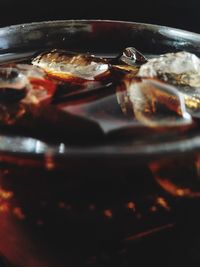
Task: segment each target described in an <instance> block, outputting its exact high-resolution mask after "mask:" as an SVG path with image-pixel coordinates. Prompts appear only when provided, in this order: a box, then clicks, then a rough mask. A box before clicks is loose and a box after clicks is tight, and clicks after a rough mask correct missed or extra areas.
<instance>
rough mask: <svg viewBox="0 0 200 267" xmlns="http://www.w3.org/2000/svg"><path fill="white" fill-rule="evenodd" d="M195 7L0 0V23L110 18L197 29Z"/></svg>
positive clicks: (142, 1) (179, 2) (169, 0)
mask: <svg viewBox="0 0 200 267" xmlns="http://www.w3.org/2000/svg"><path fill="white" fill-rule="evenodd" d="M199 7H200V1H199V0H190V1H186V0H166V1H163V0H152V1H147V0H138V1H135V0H122V1H120V0H115V1H114V0H93V1H92V0H84V1H83V0H82V1H81V0H79V1H77V0H70V1H66V0H53V1H52V0H49V1H47V0H43V1H42V0H34V1H33V0H31V1H28V0H26V1H25V0H17V1H16V0H1V1H0V10H1V16H0V26H6V25H11V24H18V23H24V22H32V21H42V20H54V19H114V20H126V21H137V22H147V23H154V24H160V25H166V26H173V27H177V28H181V29H186V30H191V31H194V32H199V33H200V19H199Z"/></svg>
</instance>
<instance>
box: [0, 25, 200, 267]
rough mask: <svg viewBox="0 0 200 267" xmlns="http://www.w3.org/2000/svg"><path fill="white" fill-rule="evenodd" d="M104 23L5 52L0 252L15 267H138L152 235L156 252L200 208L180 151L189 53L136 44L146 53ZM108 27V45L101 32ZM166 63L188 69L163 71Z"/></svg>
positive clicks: (190, 107) (194, 94)
mask: <svg viewBox="0 0 200 267" xmlns="http://www.w3.org/2000/svg"><path fill="white" fill-rule="evenodd" d="M72 24H73V23H72ZM70 25H71V24H70ZM109 25H110V24H109V23H105V25H104V26H105V27H103V26H101V27H100V28H98V27H99V26H98V23H97V24H96V23H91V24H88V25H87V24H86V25H85V24H84V23H83V24H82V23H80V24H77V26H76V30H77V32H76V31H75V33H73V29H74V28H73V26H72V25H71V26H70V27H72V28H70V27H69V29H68V28H67V32H68V30H69V33H70V34H72V36H73V34H75V36H79V37H80V39H81V40H82V41H80V44H79V41H78V42H76V38H75V37H72V39H70V40H72V43H68V44H65V39H63V38H65V37H66V36H62V38H61V39H62V40H64V41H63V42H64V44H62V45H59V44H60V40H61V39H59V40H57V41H56V42H53V45H52V44H51V45H50V48H52V47H54V48H55V47H56V48H57V47H61V48H62V50H52V49H49V47H46V45H45V42H43V41H44V40H43V37H44V36H43V37H41V38H42V40H43V41H42V43H40V45H39V46H37V45H36V46H34V45H33V46H32V45H31V44H32V43H31V42H29V44H28V47H26V48H27V50H28V51H31V50H32V51H34V52H30V53H29V52H28V54H29V55H28V56H27V55H25V56H24V55H22V54H20V51H19V50H20V49H19V50H18V49H16V51H17V52H16V51H14V53H13V54H12V55H11V56H9V59H8V58H6V55H4V56H3V55H2V57H1V61H2V65H1V66H0V77H1V79H0V87H1V88H0V110H1V115H0V123H1V128H0V130H1V134H2V135H1V143H0V149H1V156H0V159H1V171H0V224H1V225H0V226H1V227H0V228H1V231H0V252H1V254H3V255H4V256H5V257H6V258H7V259H8V261H9V262H10V263H11V264H14V265H16V266H19V267H32V266H34V267H64V266H101V265H103V266H108V265H109V266H113V265H115V264H116V265H117V264H118V263H120V264H121V266H124V265H123V264H126V263H127V259H129V262H128V263H127V264H131V265H133V264H141V265H140V266H144V265H145V264H146V261H145V259H144V258H145V257H143V255H144V254H145V255H149V257H150V258H151V260H152V262H153V260H155V258H154V257H153V256H150V255H153V249H154V248H153V246H152V244H151V240H154V238H155V240H157V242H154V245H155V244H157V246H156V249H158V250H159V253H161V254H162V251H161V248H159V247H161V244H163V240H162V235H163V236H164V240H168V242H169V243H171V242H170V241H172V240H173V237H174V232H175V229H177V228H179V227H180V228H181V226H182V223H183V221H184V220H183V219H184V218H185V217H184V216H186V215H185V213H184V212H186V214H187V212H188V211H190V207H191V206H193V205H194V203H195V205H196V206H198V204H197V202H198V197H199V184H198V177H199V164H198V161H199V160H198V156H196V154H193V156H192V157H191V158H190V160H188V159H189V157H190V155H189V156H188V154H185V153H183V154H181V151H183V152H184V151H185V150H187V149H185V150H184V148H185V147H184V144H186V143H185V142H186V141H187V142H190V141H191V142H193V141H194V140H196V139H194V138H195V137H196V136H197V135H198V132H199V122H198V119H199V115H198V109H199V95H198V88H197V87H196V86H197V85H198V82H199V80H198V75H199V73H198V71H199V70H198V68H197V69H195V68H194V69H193V65H191V64H190V63H191V61H192V62H193V61H195V60H196V58H195V60H193V59H194V57H195V56H194V55H193V54H192V53H186V52H180V53H177V54H173V53H169V54H167V55H166V56H164V58H162V57H163V56H161V54H163V52H164V51H165V50H166V49H163V51H160V50H159V49H158V51H154V50H153V49H152V47H153V48H154V43H153V44H152V47H151V45H150V46H148V47H145V46H142V43H141V44H140V46H138V45H137V39H134V42H133V39H132V41H131V42H132V43H131V44H132V45H133V43H134V45H135V44H136V47H137V48H138V49H140V48H141V50H142V51H143V50H144V52H145V56H144V55H143V54H142V53H141V52H139V51H138V50H136V49H135V48H133V47H131V46H130V42H129V41H128V40H129V39H130V38H131V37H130V36H131V35H130V34H128V33H130V31H131V32H132V28H129V27H127V26H125V30H124V33H121V31H119V29H121V26H120V25H121V24H120V23H119V24H118V23H117V24H116V28H113V27H111V28H109V27H110V26H109ZM77 27H78V28H77ZM95 27H96V28H95ZM102 27H103V28H102ZM126 27H127V28H126ZM64 29H65V30H66V28H64ZM95 29H96V31H97V32H98V34H99V35H95V34H94V33H93V31H94V32H95ZM114 29H115V30H114ZM65 30H64V31H65ZM113 30H114V32H115V31H116V32H115V34H114V37H113V38H114V39H113V42H112V45H113V46H112V47H109V44H108V43H106V42H103V41H102V40H101V41H100V39H99V37H98V36H101V38H103V39H104V41H105V37H106V38H107V37H109V36H110V35H111V33H113ZM80 31H81V34H80V35H79V33H80ZM31 32H32V31H31ZM91 32H92V37H89V39H88V37H87V38H86V39H85V36H87V35H88V34H89V33H90V34H91ZM119 32H120V34H122V35H121V37H120V38H119V37H118V34H119ZM51 33H52V31H49V33H48V34H51ZM29 34H30V35H31V33H29ZM45 34H46V33H45ZM76 34H77V35H76ZM70 36H71V35H70ZM144 36H146V35H144ZM147 36H148V35H147ZM36 37H37V36H35V38H36ZM47 37H48V38H50V37H49V35H48V36H47ZM47 37H46V35H45V38H47ZM41 38H39V42H41ZM48 38H47V39H48ZM70 38H71V37H70ZM73 38H75V39H73ZM78 39H79V38H78ZM148 40H152V39H151V38H149V37H148ZM162 40H163V39H162ZM20 42H21V41H20ZM90 42H91V43H90ZM24 43H25V42H24ZM88 43H89V44H90V45H88ZM122 43H123V45H122ZM166 43H167V44H168V45H169V42H168V41H167V42H166ZM114 44H115V45H114ZM20 45H21V43H20ZM124 47H127V49H124ZM47 48H48V49H47ZM77 48H78V49H77ZM23 49H24V48H23V47H22V50H23ZM92 49H94V53H93V51H92ZM171 49H172V48H171ZM171 49H169V50H171ZM180 50H184V49H180ZM41 51H42V52H41ZM72 51H73V52H72ZM74 51H75V52H74ZM104 51H106V53H104ZM15 52H16V53H15ZM86 52H88V53H86ZM166 52H171V51H168V50H167V51H166ZM93 54H94V55H95V56H93ZM100 54H101V55H100ZM113 54H114V56H113ZM165 57H166V58H167V59H168V57H169V59H170V60H169V61H170V62H171V60H172V61H175V62H176V64H175V65H176V66H177V64H178V66H181V67H182V64H181V63H180V62H182V61H181V60H182V59H185V58H187V62H189V63H188V65H189V71H188V69H187V68H183V70H182V72H181V73H179V74H177V73H176V71H175V73H174V72H173V73H171V72H170V73H167V72H166V70H165V69H164V70H163V72H160V69H159V70H158V69H157V67H159V66H160V65H159V62H160V60H161V59H162V60H163V61H162V62H165ZM177 58H178V63H177V61H176V60H177ZM179 58H180V61H179ZM191 59H192V60H191ZM154 60H155V61H156V64H155V61H154ZM196 61H197V63H195V66H196V64H197V65H198V59H197V60H196ZM196 61H195V62H196ZM146 64H147V65H146ZM154 65H156V68H155V69H154V68H153V70H155V73H156V75H157V76H156V77H155V76H154V75H152V74H151V75H150V74H148V75H147V76H146V71H147V70H148V71H149V66H150V69H151V68H152V66H154ZM145 66H146V67H147V68H146V67H145ZM184 66H185V65H184ZM186 66H187V64H186ZM168 67H169V69H170V68H171V67H172V66H171V63H170V65H169V66H168ZM191 70H192V71H191ZM190 72H192V73H190ZM139 73H140V75H139ZM158 74H159V75H158ZM190 75H191V76H190ZM190 78H191V79H190ZM189 89H191V90H189ZM188 140H189V141H188ZM177 144H178V145H177ZM192 144H193V145H194V146H195V145H196V143H195V144H194V143H192ZM176 145H177V146H176ZM194 146H193V148H194ZM191 150H192V149H191ZM171 152H173V153H174V152H176V154H175V155H176V160H173V159H174V158H171V154H170V153H171ZM173 153H172V154H173ZM185 161H187V166H186V165H185ZM182 172H184V174H185V176H184V179H182V177H183V175H182ZM189 176H190V177H191V179H192V180H191V179H187V177H189ZM182 197H184V199H183V198H182ZM191 199H192V200H191ZM194 199H195V200H194ZM193 200H194V202H193ZM183 210H184V212H183ZM190 215H191V216H194V214H193V213H192V212H191V214H190ZM170 235H171V237H170ZM157 237H158V238H157ZM156 238H157V239H156ZM167 238H169V239H167ZM170 238H171V239H170ZM159 239H160V241H159ZM146 240H150V241H149V243H148V241H147V243H145V242H146ZM169 240H170V241H169ZM138 244H139V245H138ZM140 244H141V245H140ZM145 244H146V245H145ZM165 248H166V249H169V248H168V247H167V245H166V244H165ZM133 251H136V252H133ZM132 253H133V257H131V256H130V255H132ZM149 257H148V259H149ZM133 258H134V259H133ZM6 264H7V263H6ZM157 264H158V265H160V264H159V260H158V259H157Z"/></svg>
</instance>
